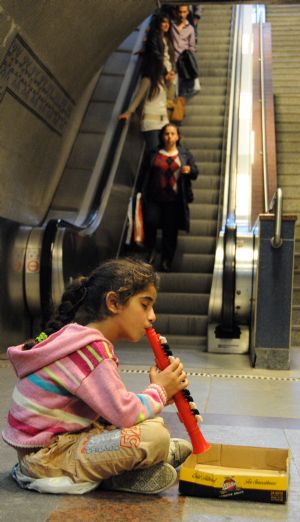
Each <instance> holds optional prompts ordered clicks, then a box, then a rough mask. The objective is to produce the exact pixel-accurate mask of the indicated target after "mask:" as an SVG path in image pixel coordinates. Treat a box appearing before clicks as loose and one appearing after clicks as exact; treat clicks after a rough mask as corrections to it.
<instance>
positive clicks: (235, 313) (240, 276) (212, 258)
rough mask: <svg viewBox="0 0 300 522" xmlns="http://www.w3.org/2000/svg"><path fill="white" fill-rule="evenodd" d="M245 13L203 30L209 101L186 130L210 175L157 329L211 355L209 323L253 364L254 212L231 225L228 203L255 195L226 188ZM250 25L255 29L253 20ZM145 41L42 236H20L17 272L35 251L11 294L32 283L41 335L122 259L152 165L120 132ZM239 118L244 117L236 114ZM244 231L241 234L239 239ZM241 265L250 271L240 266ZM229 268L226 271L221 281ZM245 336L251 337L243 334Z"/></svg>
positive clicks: (94, 125)
mask: <svg viewBox="0 0 300 522" xmlns="http://www.w3.org/2000/svg"><path fill="white" fill-rule="evenodd" d="M236 12H238V8H237V7H233V6H231V5H225V6H223V5H215V6H210V5H205V6H203V9H202V18H201V22H200V24H199V29H198V35H199V43H198V50H197V57H198V60H199V70H200V82H201V91H200V93H198V94H197V95H195V96H194V97H193V98H192V100H190V101H189V102H188V104H187V106H186V117H185V120H184V122H183V125H182V127H181V131H182V135H183V143H184V144H185V145H186V146H187V147H188V148H189V149H190V150H191V151H192V153H193V155H194V157H195V159H196V162H197V164H198V167H199V172H200V174H199V177H198V179H197V180H196V182H194V183H193V190H194V201H193V203H192V204H191V206H190V210H191V231H190V234H189V235H185V234H181V233H180V235H179V239H178V249H177V252H176V257H175V259H174V265H173V272H171V273H163V274H161V284H160V293H159V297H158V301H157V305H156V315H157V323H156V328H157V330H158V331H160V332H162V333H163V334H164V335H166V336H167V338H168V340H169V342H170V344H171V346H174V347H175V349H178V348H183V349H189V348H190V349H196V350H197V351H201V350H202V351H204V350H205V349H206V347H207V345H208V344H209V343H208V326H209V323H212V324H211V325H210V326H211V327H212V330H213V332H214V334H215V333H216V334H217V337H219V338H221V339H222V344H223V345H225V348H226V339H228V340H229V342H230V335H231V334H232V333H233V334H234V335H233V336H234V337H236V338H239V337H241V338H242V340H243V353H246V352H247V350H248V348H249V329H250V312H249V308H250V303H251V291H252V290H251V288H252V284H253V281H252V275H253V260H254V250H253V231H252V230H250V229H248V230H247V231H246V233H244V232H242V233H241V229H243V227H244V229H245V223H244V224H243V223H242V221H243V219H244V215H242V218H241V217H240V215H239V212H240V211H242V214H243V212H244V210H245V209H243V208H242V204H241V202H240V201H239V198H238V197H237V198H236V201H235V204H237V207H238V206H240V208H239V209H238V211H237V212H236V207H235V206H232V207H230V211H229V213H228V214H226V219H225V221H226V226H224V207H225V205H224V202H225V201H227V198H228V197H229V198H230V197H231V195H234V199H235V196H236V194H238V195H239V196H241V194H242V192H243V191H244V192H245V190H244V187H243V185H241V182H239V181H238V179H237V181H234V184H236V186H230V185H227V184H226V183H227V181H226V179H227V177H226V168H227V167H226V168H225V164H226V166H227V165H228V164H229V163H231V167H230V169H231V172H233V173H235V171H236V165H233V163H232V150H231V148H230V146H229V144H228V135H229V133H228V132H227V130H228V128H229V127H230V121H229V120H230V107H229V105H230V104H232V92H231V91H232V89H231V87H230V86H231V85H233V82H232V74H233V71H235V68H236V65H235V64H234V63H232V60H233V53H232V48H233V45H234V42H233V39H235V38H236V36H235V35H236V27H235V25H236V21H237V18H238V17H237V15H236ZM248 18H249V17H248ZM248 25H251V21H250V22H249V20H248ZM240 40H241V41H240V42H239V44H240V45H239V47H240V50H241V48H242V45H241V42H242V38H241V39H240ZM140 41H141V40H140ZM133 42H134V43H133ZM137 42H138V40H137V35H133V36H131V37H129V38H128V39H127V41H125V43H124V44H123V46H121V49H118V50H117V51H116V53H115V54H116V57H115V58H116V64H117V65H113V58H112V57H111V58H110V60H109V61H108V63H107V64H105V65H104V67H103V69H102V71H101V73H100V75H99V77H98V79H97V80H96V81H95V88H94V92H93V95H92V98H91V100H90V102H89V105H88V107H87V110H86V114H85V117H84V118H83V120H82V123H81V124H80V126H79V127H78V130H79V132H78V136H77V139H76V140H75V142H74V145H73V148H72V151H71V154H70V156H69V159H68V161H67V162H66V167H65V170H64V173H63V176H62V178H61V183H60V184H59V186H58V187H57V190H56V193H55V196H54V198H53V202H52V206H51V209H50V210H49V213H48V216H47V219H46V220H45V223H44V224H43V225H42V226H41V227H35V228H32V229H29V227H28V228H27V229H25V227H23V228H22V227H21V228H20V231H19V236H18V237H17V241H16V243H15V244H16V245H17V246H18V248H19V251H18V250H17V249H14V250H13V252H12V254H11V257H10V261H11V262H12V263H14V265H17V264H18V266H21V263H22V261H21V259H22V255H24V252H25V255H24V256H25V259H24V273H22V272H21V270H19V272H18V280H17V279H15V278H14V277H12V276H11V274H10V287H11V288H12V290H14V289H15V288H16V286H17V283H18V281H19V283H20V280H21V277H22V283H23V282H24V295H25V298H26V307H27V310H28V313H29V317H30V318H31V321H32V324H31V330H33V331H35V330H36V329H37V328H38V327H39V326H38V324H39V323H40V319H41V318H42V320H46V319H47V316H48V315H49V313H50V309H51V306H52V304H54V305H55V304H57V303H58V301H59V299H60V295H61V293H62V291H63V289H64V287H65V285H66V284H67V283H68V282H70V281H71V280H72V278H73V277H75V276H76V275H78V274H79V273H88V272H89V271H90V270H91V269H92V268H94V266H96V265H97V264H98V263H99V262H100V261H102V260H104V259H107V258H109V257H113V256H115V255H117V253H118V252H119V251H120V240H121V238H122V237H124V230H125V226H126V213H127V206H128V200H129V197H130V195H131V194H132V190H133V188H134V184H135V181H136V176H137V173H138V172H139V168H140V166H141V162H142V157H143V140H142V137H141V135H140V132H139V126H138V120H137V119H135V118H132V121H131V122H130V124H129V125H128V124H126V125H123V123H122V124H120V122H118V121H117V116H118V114H119V113H120V112H121V111H122V109H123V108H124V107H125V106H127V105H128V101H129V98H130V97H131V96H132V95H133V94H134V85H135V84H136V82H137V79H138V65H137V64H136V63H135V64H134V65H135V66H136V67H135V66H134V67H133V66H132V67H131V63H132V61H133V62H136V61H137V57H136V56H135V55H134V53H133V54H132V50H133V49H136V48H137V49H138V48H139V47H140V42H138V43H137ZM132 43H133V45H131V44H132ZM129 44H130V45H129ZM135 45H137V47H135ZM129 47H130V49H129ZM241 54H242V53H241ZM121 63H123V64H124V69H123V70H122V67H121V65H120V64H121ZM125 63H126V66H125ZM128 69H129V72H128V74H127V71H128ZM123 73H124V74H123ZM121 76H123V77H122V78H121ZM124 83H125V87H126V88H124V92H123V89H122V85H124ZM247 85H248V84H247ZM111 86H113V87H111ZM120 93H121V95H120ZM108 109H109V110H108ZM233 109H234V111H235V112H236V113H237V112H238V105H237V104H236V105H235V106H234V107H233ZM103 111H104V112H103ZM235 115H236V114H235ZM104 122H105V124H104ZM245 128H246V127H243V129H240V131H244V130H245ZM238 131H239V130H237V134H238ZM244 134H245V132H244ZM236 138H238V136H236ZM239 138H240V137H239ZM237 141H238V140H237ZM228 159H230V161H229V162H228V161H227V160H228ZM232 178H233V179H234V176H232ZM242 179H243V180H245V176H244V177H242ZM235 219H236V222H235ZM222 223H223V225H222ZM221 226H224V228H223V229H222V230H221ZM236 226H239V227H240V230H239V233H237V228H236ZM219 234H220V236H219ZM158 248H159V245H158ZM239 258H240V259H242V260H243V262H244V263H245V264H244V265H241V264H239ZM221 260H222V262H223V260H224V263H223V268H222V270H221V269H220V261H221ZM216 267H217V270H216ZM245 267H246V270H245ZM227 269H228V270H227ZM238 269H239V270H238ZM14 275H15V274H13V276H14ZM215 276H216V277H215ZM221 280H223V292H222V288H221V286H220V281H221ZM237 281H238V285H236V282H237ZM12 293H13V292H12ZM240 295H241V297H239V296H240ZM222 296H223V301H222ZM224 296H227V297H228V299H227V301H226V300H225V299H224ZM19 298H20V299H21V296H19ZM212 301H214V305H215V304H216V302H217V306H215V307H214V311H213V314H212V313H211V302H212ZM245 303H246V304H245ZM15 304H16V299H15V298H14V305H15ZM17 307H18V305H17ZM21 308H22V307H20V310H21ZM221 309H222V311H224V310H225V312H226V313H225V316H226V317H227V319H226V321H227V322H226V324H225V325H224V324H223V323H222V321H221V322H220V319H219V312H220V310H221ZM21 313H22V310H21ZM223 319H224V317H223ZM223 319H222V320H223ZM236 319H237V320H236ZM240 323H243V324H242V325H241V324H240ZM228 324H229V330H228ZM243 332H247V335H248V336H247V335H246V336H245V337H244V336H243V335H241V334H243ZM224 339H225V341H224ZM244 341H245V342H244ZM222 348H223V346H222ZM209 351H210V350H209ZM211 351H214V350H211ZM238 353H239V352H238Z"/></svg>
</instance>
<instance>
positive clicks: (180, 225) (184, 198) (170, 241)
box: [143, 123, 198, 272]
mask: <svg viewBox="0 0 300 522" xmlns="http://www.w3.org/2000/svg"><path fill="white" fill-rule="evenodd" d="M197 176H198V168H197V166H196V163H195V160H194V158H193V156H192V154H191V153H190V152H189V151H188V150H187V149H186V148H185V147H184V146H183V145H182V144H181V143H180V134H179V130H178V128H177V127H176V125H174V124H173V123H169V124H167V125H165V126H164V127H163V128H162V129H161V131H160V146H159V147H158V149H157V150H156V151H155V152H153V153H152V154H151V157H150V166H149V171H148V173H147V176H146V181H145V184H144V189H143V198H144V228H145V242H146V247H147V249H148V252H149V256H150V260H152V261H153V251H154V249H155V243H156V234H157V230H158V228H161V229H162V245H161V262H160V267H159V270H160V271H163V272H170V270H171V265H172V261H173V257H174V254H175V251H176V247H177V236H178V231H179V230H180V229H181V230H185V231H186V232H188V231H189V207H188V204H189V203H191V201H192V200H193V193H192V184H191V180H195V179H196V178H197ZM151 258H152V259H151Z"/></svg>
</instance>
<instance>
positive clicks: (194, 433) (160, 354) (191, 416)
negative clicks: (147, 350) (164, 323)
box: [146, 328, 210, 454]
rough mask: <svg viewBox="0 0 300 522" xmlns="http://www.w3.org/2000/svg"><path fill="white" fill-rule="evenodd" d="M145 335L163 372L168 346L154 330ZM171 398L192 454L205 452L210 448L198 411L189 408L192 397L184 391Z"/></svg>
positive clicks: (168, 362) (165, 365) (148, 330)
mask: <svg viewBox="0 0 300 522" xmlns="http://www.w3.org/2000/svg"><path fill="white" fill-rule="evenodd" d="M146 334H147V337H148V341H149V343H150V346H151V348H152V350H153V352H154V355H155V360H156V364H157V367H158V368H159V369H160V370H164V369H165V368H167V366H169V364H170V360H169V357H170V356H171V355H173V354H172V352H171V350H170V348H169V346H168V344H167V343H162V342H161V337H160V335H159V334H158V333H156V331H155V330H154V328H147V329H146ZM173 398H174V401H175V404H176V408H177V410H178V417H179V419H180V420H181V422H183V424H184V425H185V428H186V430H187V432H188V434H189V437H190V439H191V443H192V446H193V453H195V454H199V453H204V451H207V450H208V449H209V448H210V444H208V443H207V442H206V440H205V438H204V437H203V435H202V433H201V430H200V428H199V426H198V423H197V420H196V415H199V411H198V410H197V409H196V408H191V404H190V403H193V397H192V396H191V394H190V392H189V390H187V389H185V390H182V391H179V392H177V393H175V395H174V397H173Z"/></svg>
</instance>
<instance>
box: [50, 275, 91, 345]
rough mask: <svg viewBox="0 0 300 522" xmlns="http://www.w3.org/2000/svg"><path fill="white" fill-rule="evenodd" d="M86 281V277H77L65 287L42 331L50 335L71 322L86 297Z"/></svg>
mask: <svg viewBox="0 0 300 522" xmlns="http://www.w3.org/2000/svg"><path fill="white" fill-rule="evenodd" d="M86 281H87V278H86V277H79V278H78V279H75V281H73V283H71V284H70V285H69V286H68V287H67V288H66V290H65V292H64V293H63V296H62V299H61V303H60V305H59V307H58V309H57V311H56V313H55V314H54V316H53V317H51V319H50V320H49V321H48V323H47V324H46V327H45V329H44V332H45V333H46V334H47V335H51V334H52V333H54V332H57V331H58V330H60V329H61V328H62V327H63V326H65V325H66V324H69V323H72V321H73V320H74V317H75V315H76V312H77V310H78V308H79V307H80V305H81V303H82V302H83V301H84V299H85V297H86V294H87V288H86V286H85V283H86Z"/></svg>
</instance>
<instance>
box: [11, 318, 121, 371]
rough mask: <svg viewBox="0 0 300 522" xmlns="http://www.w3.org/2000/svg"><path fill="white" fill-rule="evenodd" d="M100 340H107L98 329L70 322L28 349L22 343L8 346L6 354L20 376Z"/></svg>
mask: <svg viewBox="0 0 300 522" xmlns="http://www.w3.org/2000/svg"><path fill="white" fill-rule="evenodd" d="M100 340H105V341H106V342H108V341H107V339H105V337H104V336H103V335H102V334H101V333H100V332H99V331H98V330H96V329H94V328H88V327H87V326H81V325H80V324H77V323H71V324H67V325H66V326H64V327H63V328H61V329H60V330H58V332H55V333H53V334H52V335H50V336H49V337H48V338H47V339H45V340H44V341H41V342H40V343H38V344H36V345H35V346H33V347H32V348H31V349H30V350H24V343H23V344H19V345H18V346H11V347H9V348H8V350H7V354H8V357H9V360H10V361H11V363H12V365H13V367H14V369H15V372H16V374H17V376H18V377H19V378H22V377H25V376H26V375H28V374H30V373H33V372H35V371H37V370H39V369H40V368H43V367H44V366H47V365H48V364H50V363H52V362H54V361H57V360H59V359H62V358H63V357H65V356H66V355H68V354H70V353H72V352H74V351H76V350H79V349H80V348H82V347H83V346H86V345H87V344H89V343H92V342H93V341H100ZM110 346H111V344H110ZM111 348H112V346H111ZM112 351H113V350H112Z"/></svg>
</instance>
